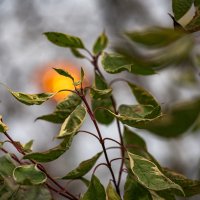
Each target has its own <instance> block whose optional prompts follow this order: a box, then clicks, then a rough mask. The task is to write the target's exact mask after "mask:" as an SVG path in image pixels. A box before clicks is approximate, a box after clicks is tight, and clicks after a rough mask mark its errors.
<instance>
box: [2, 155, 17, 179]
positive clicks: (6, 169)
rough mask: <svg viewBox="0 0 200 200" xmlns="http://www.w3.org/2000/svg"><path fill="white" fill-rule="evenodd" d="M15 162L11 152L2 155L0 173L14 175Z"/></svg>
mask: <svg viewBox="0 0 200 200" xmlns="http://www.w3.org/2000/svg"><path fill="white" fill-rule="evenodd" d="M14 169H15V164H14V162H13V161H12V158H11V156H10V155H9V154H6V155H4V156H2V157H0V175H1V176H12V173H13V170H14Z"/></svg>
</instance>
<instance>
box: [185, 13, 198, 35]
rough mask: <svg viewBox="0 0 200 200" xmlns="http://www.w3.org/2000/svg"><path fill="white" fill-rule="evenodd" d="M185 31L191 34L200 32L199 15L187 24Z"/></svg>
mask: <svg viewBox="0 0 200 200" xmlns="http://www.w3.org/2000/svg"><path fill="white" fill-rule="evenodd" d="M185 29H186V30H187V31H189V32H192V33H193V32H197V31H199V30H200V13H199V14H198V15H196V16H195V17H194V18H193V19H192V20H191V21H190V22H189V24H187V26H186V27H185Z"/></svg>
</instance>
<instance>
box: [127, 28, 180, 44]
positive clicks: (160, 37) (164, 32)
mask: <svg viewBox="0 0 200 200" xmlns="http://www.w3.org/2000/svg"><path fill="white" fill-rule="evenodd" d="M183 35H184V33H183V32H181V31H174V29H169V28H161V27H152V28H147V29H145V30H142V31H134V32H127V33H126V36H127V37H128V38H129V39H130V40H132V41H134V42H137V43H139V44H142V45H144V46H147V47H151V48H159V47H165V46H167V45H169V44H171V43H172V42H174V41H176V40H177V39H179V38H180V37H182V36H183Z"/></svg>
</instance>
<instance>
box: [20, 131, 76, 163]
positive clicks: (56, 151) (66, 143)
mask: <svg viewBox="0 0 200 200" xmlns="http://www.w3.org/2000/svg"><path fill="white" fill-rule="evenodd" d="M74 135H75V134H72V135H69V136H66V137H65V138H64V140H63V141H62V142H61V144H59V145H58V146H56V147H54V148H52V149H49V150H47V151H44V152H33V153H29V154H26V155H25V156H24V157H23V158H24V159H32V160H35V161H37V162H51V161H53V160H56V159H57V158H59V157H60V156H61V155H63V154H64V153H65V152H66V151H67V150H68V149H69V148H70V146H71V143H72V140H73V137H74Z"/></svg>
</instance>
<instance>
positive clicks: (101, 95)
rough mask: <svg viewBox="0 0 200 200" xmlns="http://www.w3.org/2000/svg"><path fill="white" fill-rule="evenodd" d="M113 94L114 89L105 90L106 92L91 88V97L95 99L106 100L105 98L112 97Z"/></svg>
mask: <svg viewBox="0 0 200 200" xmlns="http://www.w3.org/2000/svg"><path fill="white" fill-rule="evenodd" d="M111 93H112V89H111V88H109V89H105V90H99V89H97V88H94V87H92V88H90V95H91V97H92V98H93V99H99V98H104V97H110V95H111Z"/></svg>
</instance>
